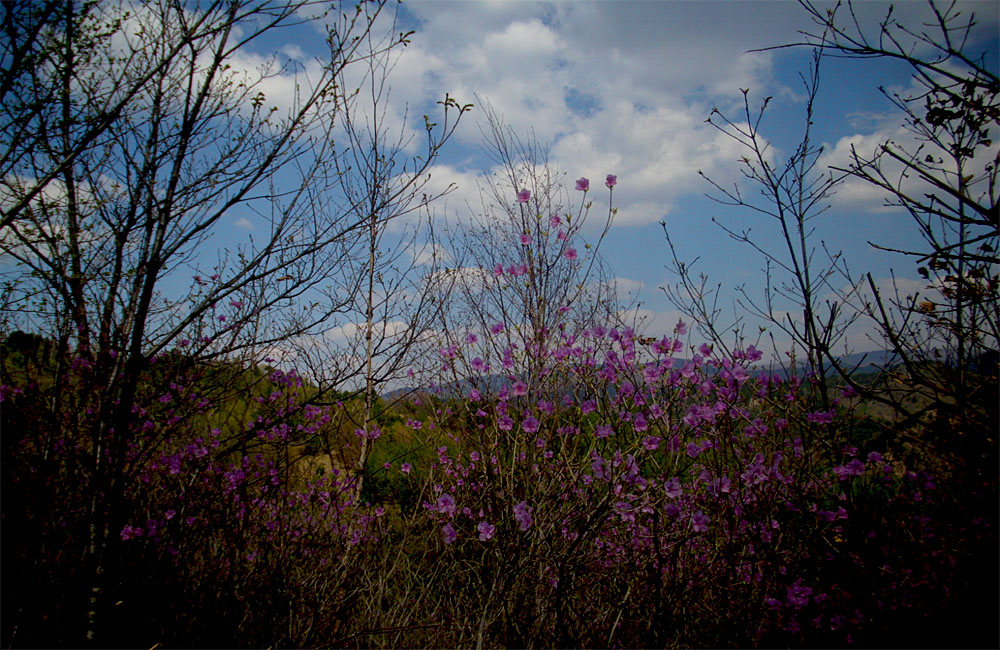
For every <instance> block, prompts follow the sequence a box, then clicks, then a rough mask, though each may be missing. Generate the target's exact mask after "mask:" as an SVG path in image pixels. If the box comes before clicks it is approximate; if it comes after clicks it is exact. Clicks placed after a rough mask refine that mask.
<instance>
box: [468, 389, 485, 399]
mask: <svg viewBox="0 0 1000 650" xmlns="http://www.w3.org/2000/svg"><path fill="white" fill-rule="evenodd" d="M482 398H483V395H482V393H480V392H479V391H478V390H476V389H475V388H472V389H470V390H469V401H470V402H478V401H479V400H481V399H482Z"/></svg>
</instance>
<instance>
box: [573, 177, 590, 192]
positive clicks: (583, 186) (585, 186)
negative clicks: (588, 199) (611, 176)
mask: <svg viewBox="0 0 1000 650" xmlns="http://www.w3.org/2000/svg"><path fill="white" fill-rule="evenodd" d="M576 189H577V190H579V191H581V192H586V191H587V190H589V189H590V181H589V180H587V179H586V178H581V179H580V180H578V181H577V182H576Z"/></svg>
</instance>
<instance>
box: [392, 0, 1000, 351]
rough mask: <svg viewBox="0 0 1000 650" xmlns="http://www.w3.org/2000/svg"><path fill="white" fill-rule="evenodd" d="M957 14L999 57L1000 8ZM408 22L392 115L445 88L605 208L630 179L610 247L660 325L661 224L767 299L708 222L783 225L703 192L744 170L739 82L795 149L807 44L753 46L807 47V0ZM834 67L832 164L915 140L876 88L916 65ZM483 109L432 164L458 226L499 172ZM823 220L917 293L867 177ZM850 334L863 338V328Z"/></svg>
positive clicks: (429, 105)
mask: <svg viewBox="0 0 1000 650" xmlns="http://www.w3.org/2000/svg"><path fill="white" fill-rule="evenodd" d="M820 6H821V7H825V6H827V5H820ZM830 6H832V5H830ZM887 8H888V4H885V3H881V2H867V3H864V4H862V5H860V7H859V18H860V19H861V21H862V24H864V25H866V27H867V28H869V29H872V28H874V26H875V25H877V20H878V18H880V17H881V16H884V14H885V11H886V9H887ZM960 9H961V10H963V11H964V12H966V13H968V12H970V11H974V12H975V13H976V14H977V16H979V17H980V18H981V21H980V22H981V24H980V28H979V29H978V30H977V32H976V33H975V36H976V37H977V38H979V39H980V40H979V41H978V42H974V43H972V44H971V45H970V47H969V48H968V49H969V51H970V52H972V53H974V54H977V55H978V54H979V53H981V52H982V51H983V50H984V49H985V48H992V50H991V51H990V54H989V56H990V60H991V61H992V65H994V66H995V65H996V60H997V58H996V34H997V31H998V29H997V13H998V12H997V7H996V4H995V3H993V2H967V3H962V4H961V5H960ZM896 15H897V16H898V18H899V20H900V21H901V22H903V23H904V24H907V25H912V26H913V27H914V28H920V23H921V22H923V21H925V20H927V18H928V17H929V16H930V13H929V10H928V8H927V6H926V5H924V4H921V3H917V2H904V3H901V4H900V6H899V7H898V8H897V10H896ZM399 21H400V23H399V29H402V30H409V29H412V30H414V32H415V33H414V34H413V36H412V38H411V42H410V45H409V46H408V47H406V48H405V50H402V51H401V53H400V55H399V58H398V60H397V61H396V65H395V69H394V70H393V73H392V76H391V77H390V84H391V86H392V101H393V102H394V112H395V114H396V115H398V116H402V115H403V114H404V112H403V111H404V108H406V109H408V111H409V112H408V115H409V119H410V121H411V123H410V124H409V126H410V128H412V129H415V130H419V129H420V127H421V124H422V115H423V114H424V113H428V112H432V111H433V110H434V102H435V101H437V100H439V99H441V98H442V97H443V96H444V94H445V93H446V92H447V93H449V94H450V95H451V96H453V97H456V98H458V99H459V101H460V102H462V103H465V102H472V103H476V104H481V103H483V102H488V103H489V104H490V105H492V107H493V109H494V110H495V111H496V112H497V113H498V114H499V115H501V116H502V118H503V120H504V122H505V123H506V124H507V125H509V126H511V127H512V128H514V129H515V130H516V131H518V132H521V133H527V132H528V131H529V130H531V131H533V132H534V135H535V137H536V138H537V139H538V140H539V141H540V142H541V143H543V144H545V145H547V147H548V148H549V152H550V161H551V163H552V164H553V165H554V166H556V167H557V168H558V169H559V170H560V171H562V172H564V173H565V174H566V177H567V180H569V181H570V185H572V180H575V179H576V178H579V177H588V178H590V179H591V181H592V185H593V188H594V189H593V190H592V191H591V197H590V198H593V200H594V201H595V208H594V209H595V210H597V209H598V208H599V207H600V206H601V205H602V204H603V202H605V201H606V200H607V193H606V192H605V191H604V187H603V182H602V181H603V179H604V177H605V175H606V174H609V173H612V174H617V176H618V186H617V187H616V188H615V192H614V203H615V206H616V207H617V208H618V216H617V220H616V222H615V225H614V227H613V229H612V231H611V234H610V236H609V238H608V239H607V241H606V242H605V244H604V247H603V249H602V253H603V255H604V256H605V257H606V259H607V261H608V262H609V264H610V266H611V267H612V269H613V271H614V274H615V275H616V276H617V277H618V278H619V286H620V287H621V289H622V290H623V291H625V290H631V291H632V292H633V293H634V295H635V297H636V298H637V299H638V300H639V301H641V303H642V309H643V310H644V313H645V314H647V316H648V317H649V325H650V326H651V327H652V328H653V330H655V331H659V330H663V329H665V328H667V327H668V326H669V325H670V324H672V323H673V321H674V320H676V312H673V311H672V307H671V306H670V305H669V303H668V302H667V301H666V299H665V297H664V295H663V291H662V290H661V287H662V286H664V285H667V284H669V283H672V282H673V279H672V277H671V275H670V274H669V272H668V271H667V269H666V268H665V266H666V264H667V262H668V248H667V246H666V242H665V238H664V235H663V230H662V227H661V225H660V222H661V221H662V222H663V223H664V224H665V227H666V228H667V229H668V230H669V232H670V234H671V236H672V238H673V239H674V242H675V244H676V245H677V251H678V253H679V255H680V257H681V258H683V259H685V260H687V261H691V260H694V259H695V258H698V260H699V261H698V265H697V267H695V268H696V270H699V271H701V272H704V273H705V274H707V275H708V276H709V278H710V280H711V282H712V284H716V283H721V285H722V287H723V298H724V299H723V304H724V305H726V304H727V303H731V301H732V299H733V298H734V296H735V293H734V289H735V288H736V287H738V286H741V285H745V286H746V288H747V290H748V291H749V292H750V293H751V294H753V295H758V296H759V295H760V292H761V291H762V287H763V277H764V275H763V273H762V270H761V269H762V266H763V262H762V260H761V258H760V255H759V254H757V253H755V251H753V249H752V248H751V247H749V246H747V245H746V244H741V243H739V242H736V241H733V240H732V239H730V238H729V237H728V236H727V235H726V234H725V232H723V230H722V229H720V228H719V227H718V226H717V225H715V224H713V218H715V219H717V220H718V221H719V222H721V223H722V224H724V225H726V226H728V227H730V228H732V229H738V230H745V229H747V228H750V229H751V233H752V235H751V236H752V237H753V239H754V242H755V243H756V244H758V245H760V246H762V247H764V248H768V249H771V248H774V247H775V246H777V245H778V243H779V240H778V239H776V235H777V233H778V231H777V229H776V227H775V224H774V222H773V221H768V220H766V219H764V218H762V217H759V216H756V215H754V214H753V213H752V212H749V211H747V210H739V209H732V208H728V207H726V206H721V205H719V204H718V203H714V202H712V201H711V200H709V199H708V198H706V197H705V194H706V193H710V192H712V188H711V186H710V185H709V184H708V183H707V182H706V181H705V180H704V179H702V178H700V177H699V175H698V171H699V170H701V171H702V172H704V173H705V174H706V175H707V176H709V177H710V178H712V179H713V180H716V181H717V182H719V183H720V184H722V185H725V186H732V184H733V183H735V182H739V181H740V178H741V176H740V172H739V169H740V166H739V159H740V158H741V157H742V156H744V155H746V154H747V153H748V152H747V151H746V150H745V149H743V148H742V147H741V146H740V145H739V143H737V142H735V141H734V140H732V139H730V138H728V137H726V136H725V135H724V134H722V133H720V132H719V131H718V130H716V129H713V128H712V127H711V126H710V125H709V124H706V123H705V120H706V118H707V117H708V116H709V115H710V113H711V111H712V109H713V107H717V108H718V109H719V110H720V111H722V113H724V114H725V115H727V116H729V117H731V118H732V119H733V120H734V121H740V118H741V111H742V109H743V95H742V93H741V91H740V89H741V88H744V89H749V95H748V96H749V98H750V102H751V105H752V106H753V107H755V108H756V107H757V106H758V105H759V103H760V101H761V100H762V99H763V98H764V97H765V96H772V97H773V100H772V101H771V104H770V106H769V109H768V112H767V113H766V115H765V117H764V120H763V122H762V125H761V131H762V132H763V133H764V135H765V137H766V138H767V140H768V142H770V143H771V145H772V147H773V151H774V154H775V156H776V158H777V159H778V160H780V159H781V156H782V155H787V153H788V152H789V151H791V150H792V148H793V147H794V146H795V145H796V144H797V142H798V138H799V137H800V135H801V130H802V127H803V122H804V109H805V103H804V99H805V92H804V89H803V84H802V81H801V78H800V75H802V74H804V73H806V72H807V70H808V66H809V55H810V53H809V51H808V50H806V49H802V48H797V49H782V50H771V51H766V52H753V51H752V50H754V49H758V48H767V47H771V46H777V45H782V44H787V43H791V42H795V41H797V40H799V38H800V37H799V36H798V33H797V32H798V30H803V29H810V28H811V27H813V25H812V24H811V22H810V17H809V16H808V14H807V13H806V12H805V10H803V9H802V8H801V7H800V6H799V5H798V4H797V3H795V2H784V1H769V2H763V1H752V0H748V1H743V2H707V1H706V2H694V1H689V2H677V1H665V2H631V1H624V2H611V1H605V2H586V1H573V2H569V1H563V2H527V1H499V0H497V1H489V2H486V1H459V2H450V1H445V0H411V1H408V2H405V3H404V4H403V5H402V9H401V13H400V15H399ZM821 66H822V67H821V87H820V91H819V97H818V102H819V105H818V106H817V109H816V115H815V119H814V127H813V128H814V131H813V137H814V140H815V141H817V142H821V143H823V144H824V146H825V148H826V153H825V154H824V156H823V158H822V160H821V165H823V166H825V165H829V164H837V163H840V164H844V162H845V161H846V155H847V152H848V151H849V150H850V145H851V144H852V143H853V144H856V145H857V146H858V147H859V150H862V151H871V150H873V148H874V146H875V145H876V144H877V143H879V142H882V141H885V140H886V139H889V138H890V137H891V138H905V137H907V136H906V134H905V133H904V132H902V131H901V129H900V125H901V121H900V114H899V113H898V111H897V110H896V109H894V108H893V107H892V106H891V104H890V103H889V102H888V101H887V100H886V99H885V98H884V97H883V96H882V95H880V94H879V92H878V90H877V88H878V86H880V85H883V86H885V87H887V88H890V89H894V88H895V89H900V90H905V89H906V88H908V87H909V86H910V84H911V80H910V77H909V72H908V70H907V69H906V68H905V67H902V66H900V65H895V64H892V63H891V62H886V61H881V60H867V61H857V60H850V61H845V60H843V59H834V58H827V59H824V60H823V62H822V64H821ZM483 119H484V112H483V111H482V110H479V109H478V108H477V110H474V111H473V112H472V113H471V115H469V116H468V117H467V119H465V121H464V123H463V124H462V125H461V127H460V128H459V130H458V132H457V133H456V135H455V137H454V139H453V140H452V142H451V143H450V146H449V148H448V149H447V150H446V151H445V153H444V155H443V156H442V158H441V159H440V160H439V163H438V165H437V166H436V167H435V169H434V181H433V183H434V184H435V186H436V187H444V186H446V185H447V184H449V183H455V184H456V186H457V189H456V191H455V192H453V193H452V194H451V195H450V196H449V197H448V199H447V202H446V203H443V204H441V205H440V206H439V207H438V209H437V212H438V214H439V215H442V216H446V217H447V218H449V219H462V218H465V217H467V216H468V214H469V210H468V208H467V204H468V203H472V204H476V203H477V186H476V179H477V178H478V177H479V176H480V175H481V174H482V173H483V172H484V171H488V170H489V167H490V164H491V163H490V161H489V160H488V159H486V158H485V157H484V156H483V155H482V152H481V149H480V147H481V145H482V144H483V136H482V133H481V129H482V126H483V124H482V121H483ZM743 187H744V189H747V187H748V186H746V185H744V186H743ZM569 189H570V195H571V196H574V195H573V192H572V187H570V188H569ZM750 191H751V192H753V191H754V190H752V189H751V190H750ZM511 200H512V201H513V197H511ZM815 227H816V232H815V235H814V237H815V241H816V243H817V244H819V242H820V241H822V242H824V243H825V244H826V246H827V247H828V248H829V249H830V250H833V251H838V250H842V251H843V252H844V256H845V258H846V260H847V263H848V264H849V266H850V267H851V268H852V269H853V270H854V271H855V273H856V274H859V275H860V274H863V273H865V272H869V271H870V272H872V273H873V274H874V275H875V277H876V278H878V279H880V280H882V279H886V278H888V277H889V274H890V269H895V272H896V274H897V275H898V277H900V278H901V280H902V281H903V282H904V283H908V285H907V286H910V287H919V283H918V282H916V278H917V276H916V274H915V269H914V265H913V264H912V263H910V262H907V261H906V260H903V259H901V258H899V257H897V256H893V255H890V254H887V253H882V252H879V251H877V250H875V249H873V248H872V247H871V246H869V245H868V243H867V242H869V241H874V242H878V243H882V244H888V245H899V246H905V245H907V244H908V243H910V244H912V243H913V242H915V241H917V239H916V236H915V234H913V229H912V228H911V227H910V225H909V222H908V221H907V218H906V217H905V215H902V214H900V213H899V212H896V211H893V210H886V209H885V208H883V207H882V197H881V196H879V195H878V194H876V193H873V192H872V191H870V189H869V188H866V187H864V186H861V185H858V184H846V185H844V186H843V187H842V188H841V191H840V193H839V194H838V195H837V196H836V197H834V199H833V201H832V206H831V209H830V211H829V212H827V213H826V214H825V215H824V216H823V217H821V218H819V219H817V220H816V222H815ZM821 254H822V253H820V255H821ZM485 262H487V261H484V263H485ZM655 331H654V332H653V333H656V332H655ZM855 344H856V345H858V346H859V347H865V344H864V342H863V341H861V340H860V339H858V340H856V341H855ZM867 347H871V346H867Z"/></svg>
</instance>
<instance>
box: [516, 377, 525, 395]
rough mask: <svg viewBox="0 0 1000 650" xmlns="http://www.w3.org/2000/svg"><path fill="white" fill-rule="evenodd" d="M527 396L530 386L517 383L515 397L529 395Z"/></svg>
mask: <svg viewBox="0 0 1000 650" xmlns="http://www.w3.org/2000/svg"><path fill="white" fill-rule="evenodd" d="M527 394H528V385H527V384H526V383H524V382H523V381H515V382H514V395H515V396H517V395H527Z"/></svg>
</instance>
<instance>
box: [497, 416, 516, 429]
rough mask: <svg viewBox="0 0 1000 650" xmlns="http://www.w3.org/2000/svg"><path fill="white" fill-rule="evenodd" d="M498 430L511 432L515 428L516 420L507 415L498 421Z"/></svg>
mask: <svg viewBox="0 0 1000 650" xmlns="http://www.w3.org/2000/svg"><path fill="white" fill-rule="evenodd" d="M497 428H498V429H500V430H501V431H510V430H511V429H513V428H514V420H512V419H511V418H510V416H509V415H505V416H503V417H502V418H500V419H499V420H497Z"/></svg>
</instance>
